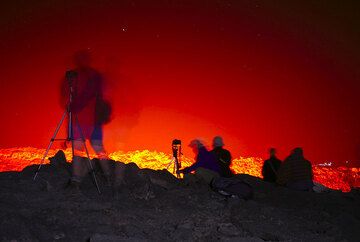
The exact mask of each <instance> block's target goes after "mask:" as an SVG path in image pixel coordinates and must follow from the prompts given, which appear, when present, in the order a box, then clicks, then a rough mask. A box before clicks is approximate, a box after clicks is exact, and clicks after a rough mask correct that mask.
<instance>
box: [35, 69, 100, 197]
mask: <svg viewBox="0 0 360 242" xmlns="http://www.w3.org/2000/svg"><path fill="white" fill-rule="evenodd" d="M77 75H78V74H77V72H76V71H67V72H66V74H65V78H66V80H67V81H68V84H69V88H70V92H69V101H68V105H67V108H66V110H65V111H64V114H63V115H62V117H61V119H60V122H59V123H58V125H57V126H56V129H55V132H54V134H53V136H52V138H51V139H50V143H49V145H48V147H47V149H46V151H45V153H44V156H43V158H42V159H41V162H40V165H39V167H38V169H37V170H36V172H35V175H34V178H33V179H34V181H35V180H36V178H37V176H38V174H39V172H40V169H41V167H42V165H43V163H44V160H45V158H46V157H47V155H48V153H49V150H50V148H51V146H52V145H53V143H54V141H71V151H72V157H73V158H74V141H75V140H77V139H74V134H73V121H75V124H76V127H77V129H78V131H79V134H80V140H81V142H82V143H83V145H84V148H85V152H86V157H87V161H88V165H89V167H90V170H91V173H92V177H93V179H94V183H95V186H96V188H97V191H98V193H99V194H100V193H101V191H100V188H99V184H98V182H97V179H96V175H95V171H94V168H93V165H92V162H91V160H90V155H89V150H88V148H87V146H86V142H85V138H84V134H83V132H82V129H81V127H80V124H79V120H78V118H77V116H76V114H73V112H72V110H71V107H72V102H73V92H74V88H73V82H74V79H76V78H77ZM66 116H67V117H68V121H69V122H68V133H67V138H63V139H57V138H56V136H57V134H58V132H59V130H60V128H61V126H62V124H63V122H64V120H65V117H66Z"/></svg>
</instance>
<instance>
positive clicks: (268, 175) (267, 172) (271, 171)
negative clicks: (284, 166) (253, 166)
mask: <svg viewBox="0 0 360 242" xmlns="http://www.w3.org/2000/svg"><path fill="white" fill-rule="evenodd" d="M269 153H270V158H269V159H267V160H266V161H265V162H264V165H263V167H262V175H263V179H264V181H267V182H276V179H277V173H278V170H279V168H280V165H281V160H279V159H278V158H277V157H276V149H275V148H270V150H269Z"/></svg>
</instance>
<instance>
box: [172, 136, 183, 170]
mask: <svg viewBox="0 0 360 242" xmlns="http://www.w3.org/2000/svg"><path fill="white" fill-rule="evenodd" d="M172 152H173V157H174V158H175V162H176V166H177V168H178V169H179V168H181V161H180V157H181V155H182V153H181V140H179V139H174V140H173V141H172Z"/></svg>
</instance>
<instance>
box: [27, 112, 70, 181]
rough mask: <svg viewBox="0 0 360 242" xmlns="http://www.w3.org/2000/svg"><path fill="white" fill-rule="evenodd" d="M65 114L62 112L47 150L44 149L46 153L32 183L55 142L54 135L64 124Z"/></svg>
mask: <svg viewBox="0 0 360 242" xmlns="http://www.w3.org/2000/svg"><path fill="white" fill-rule="evenodd" d="M66 113H67V111H65V112H64V114H63V116H62V117H61V120H60V122H59V123H58V125H57V126H56V129H55V132H54V134H53V136H52V138H51V140H50V143H49V145H48V147H47V149H46V151H45V154H44V156H43V158H42V159H41V162H40V165H39V167H38V169H37V170H36V172H35V175H34V178H33V180H34V181H35V180H36V177H37V176H38V174H39V171H40V169H41V167H42V165H43V163H44V160H45V158H46V157H47V155H48V153H49V150H50V148H51V146H52V144H53V143H54V140H55V138H56V135H57V133H58V132H59V129H60V127H61V125H62V123H63V122H64V119H65V117H66Z"/></svg>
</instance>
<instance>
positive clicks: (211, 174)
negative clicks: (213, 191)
mask: <svg viewBox="0 0 360 242" xmlns="http://www.w3.org/2000/svg"><path fill="white" fill-rule="evenodd" d="M195 176H196V177H198V178H200V179H201V180H203V181H204V182H205V183H206V184H209V185H210V183H211V181H212V180H213V179H214V178H217V177H219V176H220V175H219V174H218V173H217V172H215V171H212V170H209V169H206V168H203V167H199V168H198V169H196V171H195Z"/></svg>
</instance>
